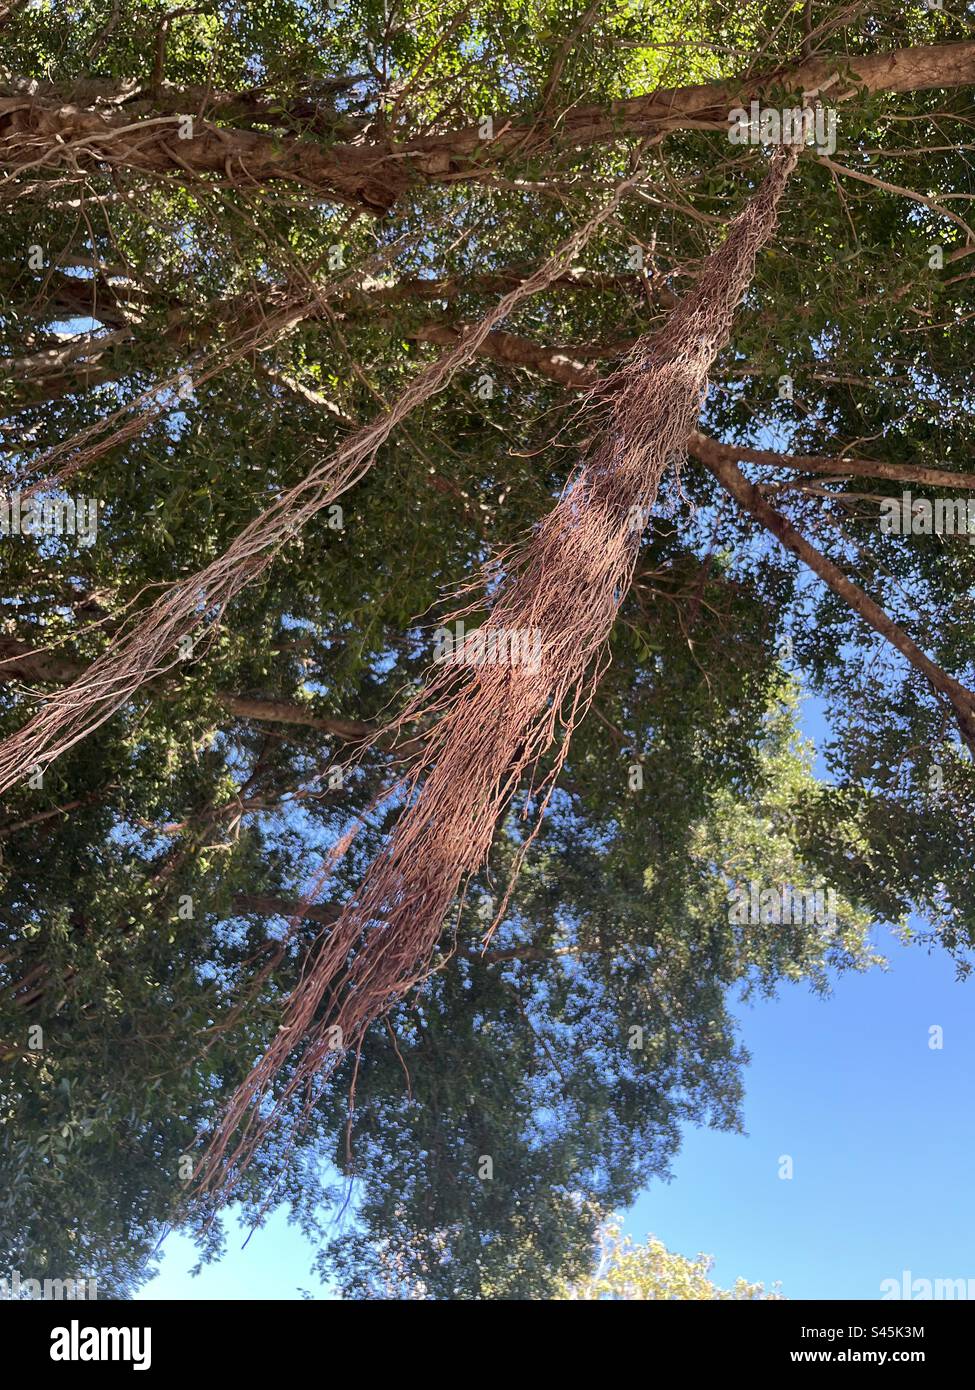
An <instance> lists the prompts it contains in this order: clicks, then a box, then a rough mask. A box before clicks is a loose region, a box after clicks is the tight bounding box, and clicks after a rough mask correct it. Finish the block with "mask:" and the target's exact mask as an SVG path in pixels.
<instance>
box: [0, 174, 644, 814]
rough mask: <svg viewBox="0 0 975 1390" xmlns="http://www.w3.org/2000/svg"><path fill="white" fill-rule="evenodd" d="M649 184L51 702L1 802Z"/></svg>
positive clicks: (562, 250)
mask: <svg viewBox="0 0 975 1390" xmlns="http://www.w3.org/2000/svg"><path fill="white" fill-rule="evenodd" d="M640 177H641V175H640V173H639V172H637V173H633V174H631V175H630V176H629V177H627V178H626V179H624V180H623V181H622V182H621V183H620V184H618V185H617V187H616V189H615V190H614V192H613V194H612V196H611V197H610V198H609V200H608V201H607V203H606V205H605V206H604V207H602V208H601V209H600V210H599V212H597V213H595V214H594V215H593V217H591V218H590V219H589V221H588V222H586V223H585V224H584V225H583V226H582V227H580V228H579V229H578V231H576V232H574V233H573V234H572V236H570V237H569V238H568V239H567V240H566V241H564V242H563V243H562V245H561V246H560V247H559V248H558V250H557V251H555V252H554V253H553V255H552V256H550V257H549V259H548V260H547V261H546V262H545V263H544V265H542V266H540V267H539V269H538V270H537V271H535V273H534V274H533V275H530V276H529V277H528V278H527V279H525V280H523V281H522V282H521V284H519V285H517V286H516V287H515V288H514V289H513V290H511V291H510V292H509V293H508V294H506V295H505V296H504V298H503V299H501V300H500V301H499V302H498V303H497V304H496V305H495V307H494V308H493V309H492V310H491V311H490V312H489V313H488V314H486V315H485V317H484V318H483V319H481V321H480V322H479V323H477V324H476V325H474V327H473V328H471V329H469V330H468V331H467V332H466V333H465V334H464V336H463V338H462V339H461V341H460V342H459V343H458V344H457V345H456V346H455V347H453V348H451V349H450V350H449V351H448V352H445V353H443V354H442V355H441V356H440V357H438V358H437V360H436V362H433V363H432V364H431V365H430V366H429V367H427V368H426V369H425V370H424V371H422V372H421V373H420V374H419V375H418V376H417V377H416V378H414V380H413V381H412V382H410V384H409V385H408V386H407V388H406V390H405V391H404V392H403V393H402V395H401V396H399V398H398V399H397V400H396V402H395V404H394V405H393V406H391V407H390V409H389V410H386V411H384V412H383V413H382V414H381V415H380V416H379V417H378V418H377V419H376V420H374V421H372V423H370V424H368V425H365V426H363V427H362V428H361V429H358V430H356V431H355V432H354V433H353V434H351V435H349V436H348V438H347V439H346V440H345V442H344V443H343V444H342V446H341V447H340V448H339V449H338V451H337V452H336V453H335V454H332V455H331V456H330V457H329V458H328V459H327V460H326V461H325V462H324V463H321V464H319V465H318V467H316V468H314V469H313V470H312V471H311V472H310V473H309V474H308V475H307V476H306V477H305V478H303V479H302V481H301V482H300V483H298V484H296V486H295V487H293V488H291V489H290V490H289V491H288V492H286V493H283V494H282V495H281V496H280V497H278V498H277V499H276V500H275V501H274V502H272V503H271V505H270V506H269V507H268V509H267V510H266V511H265V512H264V513H263V514H262V515H261V516H259V517H257V518H256V519H255V520H254V521H252V522H251V523H250V525H249V526H247V527H246V528H245V529H244V530H243V531H242V532H241V533H240V534H239V535H238V536H237V537H236V539H235V540H234V541H233V543H232V544H231V545H230V547H229V549H227V550H226V551H225V552H224V553H223V555H221V556H220V557H219V558H218V559H216V560H214V561H213V562H212V563H211V564H209V565H207V567H206V568H205V569H202V570H199V571H198V572H197V573H196V574H193V575H190V576H189V578H187V579H183V580H180V581H179V582H178V583H177V584H173V585H172V586H171V587H170V588H169V589H167V590H166V592H165V593H164V594H163V595H162V596H161V597H160V598H159V599H157V600H156V602H155V603H154V604H153V605H152V607H151V608H150V609H149V610H148V611H147V612H146V613H145V614H144V615H143V616H142V617H141V618H140V619H139V620H138V621H137V623H136V624H135V625H134V626H133V627H131V628H130V629H129V631H128V632H126V633H124V634H121V635H120V636H118V637H117V638H116V639H115V641H114V642H113V643H112V645H111V646H110V647H109V648H108V649H107V651H105V652H103V653H102V655H101V656H100V657H99V658H98V659H97V660H96V661H95V662H93V663H92V665H91V666H90V667H89V668H88V670H87V671H85V673H84V674H83V675H82V676H80V677H79V678H78V680H76V681H74V682H73V684H71V685H69V686H66V687H65V688H64V689H63V690H60V691H59V692H57V693H56V694H52V695H51V696H50V697H49V698H48V699H47V700H46V701H45V703H44V704H43V706H42V707H41V709H40V710H39V712H38V713H37V714H36V715H35V716H34V717H33V718H32V719H31V720H30V721H29V722H28V723H27V724H25V725H24V727H23V728H22V729H20V730H18V732H17V733H16V734H13V735H12V736H11V737H10V738H8V739H6V740H4V742H3V743H0V793H2V792H4V791H6V790H7V788H8V787H11V786H13V785H14V784H15V783H16V782H18V781H20V780H22V779H23V778H25V777H27V776H29V775H30V774H32V773H33V772H35V771H37V770H39V769H42V768H44V767H46V766H47V765H48V764H49V763H52V762H53V761H54V760H55V759H56V758H58V757H60V755H61V754H62V753H65V752H67V750H68V749H69V748H72V747H74V745H75V744H76V743H79V742H80V741H81V740H82V739H84V738H86V737H87V736H88V735H89V734H90V733H92V732H94V730H95V729H97V728H99V727H100V726H101V725H102V724H104V723H105V721H106V720H107V719H110V718H111V716H112V715H113V714H114V713H115V711H116V710H117V709H119V707H120V706H121V705H123V704H124V703H125V701H126V700H128V699H130V698H131V696H132V695H134V694H135V692H136V691H137V690H138V689H139V687H140V686H141V685H143V684H145V682H146V681H148V680H152V679H153V678H154V677H156V676H160V675H162V674H164V673H165V672H166V671H168V670H170V669H172V668H173V667H174V666H176V665H177V664H178V663H179V662H180V661H183V660H186V659H187V658H188V657H189V656H190V655H191V654H194V649H193V642H192V641H191V640H190V639H191V635H192V634H193V633H195V632H196V631H197V630H198V629H201V628H205V627H208V626H212V624H213V623H214V622H215V621H219V620H220V619H221V618H222V616H223V612H224V609H225V608H226V606H227V604H228V603H230V602H231V600H232V599H233V598H234V597H235V596H236V595H237V594H238V593H239V592H240V591H241V589H243V588H244V587H245V586H246V585H248V584H250V583H252V582H253V580H255V579H256V578H257V577H258V576H259V575H260V574H262V573H263V572H264V570H266V569H267V567H268V566H269V565H270V564H271V562H272V560H273V559H274V557H275V556H276V555H277V553H278V551H279V550H281V549H282V547H283V546H285V545H286V544H287V542H288V541H289V540H290V539H293V538H294V537H295V536H296V535H297V534H298V533H299V532H300V531H301V530H302V528H303V527H304V526H305V525H306V524H307V522H309V521H310V520H311V519H312V517H314V516H315V515H316V514H317V513H318V512H320V511H321V510H322V508H323V507H327V506H329V505H330V504H331V503H333V502H334V501H335V499H336V498H338V497H340V496H342V494H343V493H345V492H347V491H348V490H349V488H351V487H353V486H354V485H355V484H356V483H357V482H358V481H359V480H360V479H361V478H362V477H363V475H364V474H365V473H366V472H367V471H368V470H369V468H370V467H371V466H372V464H373V462H374V460H375V456H376V452H377V450H378V449H379V448H380V446H381V445H382V444H383V443H385V441H386V440H387V439H388V437H389V435H390V434H391V433H392V432H393V430H394V429H395V428H396V427H397V425H399V424H400V422H401V421H402V420H404V419H405V418H406V417H407V416H408V415H409V414H410V413H411V411H413V410H415V409H416V408H417V406H420V405H422V404H423V403H424V402H425V401H427V400H429V399H430V397H431V396H433V395H435V394H436V393H437V392H438V391H440V390H442V389H443V387H444V386H446V385H447V383H448V382H449V381H450V379H451V378H452V377H453V376H454V374H455V373H456V372H457V370H458V369H459V368H460V367H462V366H463V365H464V363H465V362H468V361H469V360H470V359H471V358H472V357H473V356H474V355H475V353H476V352H477V350H478V348H479V347H480V346H481V344H482V343H483V342H484V340H485V338H487V336H488V335H489V334H490V333H491V332H492V331H493V330H494V329H495V327H496V326H497V325H498V324H499V323H501V322H502V321H503V320H504V319H505V318H507V317H508V315H509V314H511V313H512V312H513V310H514V309H515V308H516V307H517V306H518V305H519V304H520V303H521V302H522V300H524V299H527V298H529V297H530V296H531V295H533V294H537V293H538V292H539V291H540V290H543V289H545V288H546V286H548V285H549V284H551V283H552V281H553V280H555V279H556V278H557V277H558V276H559V275H562V274H564V273H565V271H566V270H567V269H569V268H570V267H571V265H572V263H573V261H574V260H575V258H576V257H577V256H578V255H579V253H580V251H582V249H583V248H584V247H585V245H586V244H587V242H588V241H589V240H590V238H591V237H592V236H593V234H594V233H595V232H596V231H597V229H598V228H599V227H601V226H602V225H603V224H604V223H605V222H606V221H607V220H608V219H609V218H610V217H611V216H612V215H613V213H614V212H615V211H616V209H617V208H618V207H619V205H620V202H621V201H622V199H623V198H624V197H625V195H626V193H627V192H628V191H629V189H630V188H632V187H633V185H634V184H635V183H637V182H639V179H640Z"/></svg>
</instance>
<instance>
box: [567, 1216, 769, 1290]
mask: <svg viewBox="0 0 975 1390" xmlns="http://www.w3.org/2000/svg"><path fill="white" fill-rule="evenodd" d="M600 1246H601V1248H600V1253H599V1263H598V1265H597V1267H596V1269H595V1270H594V1271H593V1273H592V1274H591V1275H590V1276H589V1277H588V1278H586V1279H580V1280H579V1281H578V1282H577V1283H575V1284H570V1285H568V1286H566V1288H565V1289H564V1290H563V1291H562V1293H561V1297H562V1298H564V1299H574V1300H580V1299H585V1300H587V1301H597V1300H600V1301H606V1300H613V1301H618V1300H619V1299H626V1300H640V1301H641V1302H642V1301H645V1300H647V1299H666V1300H668V1301H672V1300H674V1299H680V1300H681V1301H688V1300H695V1301H696V1300H698V1299H717V1300H720V1301H722V1302H727V1301H728V1300H734V1301H742V1300H748V1301H749V1302H752V1301H755V1300H756V1299H764V1300H769V1299H778V1298H780V1297H781V1295H780V1294H778V1293H766V1292H765V1289H764V1287H763V1285H761V1284H749V1283H747V1282H746V1281H745V1280H744V1279H736V1280H735V1286H734V1288H733V1289H719V1288H718V1287H717V1285H715V1284H713V1283H712V1282H711V1280H710V1279H709V1278H708V1275H709V1274H710V1273H711V1269H712V1267H713V1265H714V1261H713V1260H712V1259H711V1257H710V1256H708V1255H698V1257H697V1259H696V1260H689V1259H687V1258H685V1256H683V1255H675V1254H674V1253H673V1252H672V1251H670V1250H668V1249H667V1247H666V1246H665V1245H664V1244H663V1242H662V1241H659V1240H657V1239H655V1238H654V1237H653V1236H648V1237H647V1240H646V1242H645V1244H643V1245H635V1244H634V1242H633V1240H632V1238H631V1237H630V1236H624V1235H623V1234H622V1232H621V1231H620V1229H619V1227H618V1226H612V1225H610V1226H607V1227H606V1228H605V1229H604V1230H603V1231H602V1232H601V1233H600Z"/></svg>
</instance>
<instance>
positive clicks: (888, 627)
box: [690, 432, 975, 757]
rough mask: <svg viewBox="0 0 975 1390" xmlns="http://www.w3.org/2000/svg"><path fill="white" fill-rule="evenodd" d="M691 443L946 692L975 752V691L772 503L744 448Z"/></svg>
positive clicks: (755, 512)
mask: <svg viewBox="0 0 975 1390" xmlns="http://www.w3.org/2000/svg"><path fill="white" fill-rule="evenodd" d="M690 449H691V452H692V454H693V455H694V456H695V458H697V459H699V460H700V461H701V463H703V464H704V466H705V468H707V469H708V470H709V471H710V472H711V473H713V474H714V476H715V477H716V478H717V480H718V482H719V483H721V485H722V487H724V488H725V489H726V491H728V492H729V493H730V494H731V496H732V497H733V498H734V499H735V501H736V502H737V503H738V505H739V506H740V507H741V508H742V509H743V510H744V511H746V512H748V514H749V515H750V516H753V517H755V519H756V521H760V522H761V523H762V525H763V526H765V527H766V528H767V530H769V531H771V533H772V535H773V536H775V537H776V538H777V539H778V540H779V541H781V543H782V544H783V545H784V546H785V547H786V549H787V550H791V551H792V553H793V554H794V555H797V556H798V557H799V559H800V560H802V561H803V563H804V564H806V565H808V566H809V568H810V569H811V570H812V571H813V573H814V574H816V575H818V576H819V578H820V579H821V580H822V581H823V583H824V584H826V585H828V587H829V588H830V589H832V591H833V592H834V593H835V594H837V595H838V596H839V597H840V598H841V599H843V601H844V602H845V603H846V604H847V605H848V606H849V607H850V608H852V609H853V611H854V612H855V613H858V614H859V615H860V617H861V618H862V619H863V620H864V622H865V623H867V624H868V625H869V626H870V627H872V628H873V630H874V631H875V632H877V633H879V634H880V636H881V637H883V638H884V639H885V640H886V641H887V642H889V643H890V644H891V645H892V646H893V647H896V649H897V650H898V651H899V652H900V653H901V655H902V656H904V657H905V658H906V659H907V660H908V661H909V662H910V664H911V665H912V666H913V667H914V669H915V670H916V671H919V672H920V673H921V675H923V676H924V678H925V680H926V681H927V682H928V684H929V685H930V687H931V689H932V690H933V691H934V692H935V693H936V694H938V695H942V696H944V698H945V699H946V700H947V701H948V703H949V704H950V705H951V708H952V710H953V711H954V715H955V719H956V722H957V724H958V728H959V730H960V732H961V736H962V738H963V739H964V740H965V743H966V744H967V745H968V747H969V749H970V750H971V753H972V756H973V757H975V694H973V693H972V691H970V690H968V689H966V687H965V686H963V685H962V684H961V682H960V681H957V680H955V678H954V677H953V676H949V675H948V673H947V672H946V671H943V670H942V669H941V667H940V666H938V665H937V664H936V663H935V662H934V661H932V660H931V658H930V657H929V656H927V655H926V654H925V653H924V652H923V651H922V650H921V648H920V647H919V646H918V645H917V643H916V642H915V641H914V640H913V639H912V638H911V637H909V636H908V635H907V633H906V632H905V631H904V629H903V628H901V627H899V626H898V625H897V623H895V622H894V621H893V619H892V618H890V617H888V615H887V614H886V613H885V612H884V610H883V609H882V608H881V607H880V605H879V604H877V603H875V602H874V600H873V599H872V598H871V597H870V595H869V594H867V593H865V592H864V591H863V590H862V589H861V588H859V587H858V585H856V584H854V583H853V581H852V580H850V579H848V578H847V576H846V575H845V574H844V573H843V571H842V570H840V569H839V568H838V567H837V566H836V565H834V564H833V562H832V560H828V559H827V558H826V556H825V555H823V554H822V553H821V552H820V551H818V550H817V549H816V548H815V546H813V545H811V544H810V543H809V541H808V540H806V538H805V536H803V535H802V534H801V533H800V532H799V531H797V530H796V528H795V526H793V524H792V522H791V521H789V519H788V517H785V516H783V515H782V513H781V512H777V511H776V510H775V508H774V507H772V506H771V505H770V504H769V502H768V501H767V500H766V499H765V497H764V496H763V494H762V491H761V488H759V487H757V486H756V485H755V484H754V483H751V482H749V480H748V479H747V478H746V477H745V475H744V473H742V471H741V469H740V468H739V467H738V464H737V461H736V460H737V457H738V450H737V449H736V448H735V447H734V446H733V445H727V444H719V443H718V442H717V441H716V440H713V439H708V438H706V436H704V435H702V434H698V433H696V432H695V434H693V435H692V436H691V440H690Z"/></svg>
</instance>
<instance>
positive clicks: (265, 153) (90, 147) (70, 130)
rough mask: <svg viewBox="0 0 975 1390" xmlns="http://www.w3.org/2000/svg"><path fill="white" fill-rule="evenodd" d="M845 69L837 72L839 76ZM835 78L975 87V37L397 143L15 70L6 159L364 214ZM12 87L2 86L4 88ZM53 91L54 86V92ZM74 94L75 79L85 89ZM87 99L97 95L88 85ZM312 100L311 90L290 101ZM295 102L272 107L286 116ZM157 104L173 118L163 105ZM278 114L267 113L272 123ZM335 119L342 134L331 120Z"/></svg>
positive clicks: (911, 87)
mask: <svg viewBox="0 0 975 1390" xmlns="http://www.w3.org/2000/svg"><path fill="white" fill-rule="evenodd" d="M837 74H842V75H841V77H840V81H839V82H835V83H834V82H831V79H832V78H833V77H835V76H836V75H837ZM827 84H829V93H830V99H831V100H840V99H841V98H842V97H843V96H845V95H848V94H850V93H851V92H853V91H856V90H857V89H864V90H866V91H867V92H870V93H876V92H919V91H928V90H931V89H950V88H955V87H964V86H968V85H971V84H975V42H961V43H948V44H935V45H930V46H925V47H915V48H904V49H896V50H894V51H892V52H888V53H872V54H868V55H854V56H847V55H835V56H833V55H827V56H825V57H818V58H813V59H809V60H807V61H805V62H801V63H798V64H796V65H795V66H793V67H791V68H780V69H777V70H775V71H772V72H768V73H765V74H762V75H757V76H753V77H748V78H734V79H730V80H727V81H723V82H713V83H706V84H700V85H697V86H690V87H675V88H671V89H668V90H663V91H657V92H653V93H650V94H648V95H646V96H641V97H632V98H629V99H627V100H621V101H615V102H611V103H609V104H608V105H589V106H575V107H572V108H570V109H569V110H568V111H566V112H563V113H562V114H561V115H558V114H557V115H555V116H549V115H548V114H545V115H541V114H536V115H528V116H521V115H518V116H508V115H504V114H502V115H499V116H498V117H497V118H496V119H495V122H494V126H495V131H496V134H495V135H494V137H493V138H492V139H490V140H487V139H484V138H482V136H481V134H480V130H479V128H478V127H476V126H471V127H467V128H466V129H460V130H453V131H447V132H445V133H443V134H439V135H431V136H426V137H423V138H419V139H415V140H405V141H403V142H402V143H396V142H394V141H391V140H389V139H385V140H369V139H367V138H366V136H365V135H364V134H357V135H355V136H354V137H353V138H352V139H346V140H345V141H344V142H342V141H338V140H336V141H333V142H331V143H329V142H328V141H319V140H314V139H306V138H301V137H297V136H294V135H290V134H287V133H284V134H282V133H280V132H276V133H275V134H273V135H271V134H267V133H265V132H262V131H259V130H241V129H239V128H236V127H234V126H232V125H217V124H215V123H214V122H213V121H210V120H207V119H204V118H203V117H202V116H197V115H195V114H194V113H195V111H196V110H197V109H198V105H197V106H194V104H193V103H194V100H196V98H197V95H198V94H196V93H189V92H188V93H183V94H181V95H182V96H183V97H185V100H186V109H185V111H183V112H174V111H173V107H174V105H176V104H177V102H178V101H179V100H180V95H178V94H177V93H174V92H167V93H166V94H165V99H162V98H160V99H159V100H158V101H157V103H156V104H155V105H151V104H150V103H149V102H148V101H140V102H139V103H138V105H137V107H136V108H135V109H136V110H138V111H139V112H140V113H146V112H150V111H155V112H156V114H155V115H150V114H140V115H138V116H137V117H135V118H133V112H131V111H129V110H128V109H127V108H126V107H124V106H123V107H119V106H117V105H113V106H110V107H109V108H108V110H102V109H92V108H91V107H88V108H85V107H82V106H79V105H78V104H77V103H70V102H68V103H63V102H60V101H59V100H58V99H57V95H56V94H53V95H43V96H42V95H39V92H40V91H41V90H43V89H41V88H36V90H35V91H34V93H33V94H30V90H29V87H30V84H27V83H25V81H24V79H12V80H8V82H7V83H6V84H4V85H5V87H6V90H7V91H8V92H13V93H15V95H11V96H6V97H0V165H3V166H5V167H7V168H9V169H13V170H17V169H26V168H28V167H31V168H38V167H47V168H61V169H65V168H66V169H68V170H71V169H77V168H84V167H90V166H91V165H92V164H96V165H97V164H103V165H106V164H107V165H111V166H116V167H123V168H128V169H135V170H140V171H142V172H146V173H154V174H160V175H176V176H178V177H187V176H189V177H199V176H204V177H208V178H212V177H216V178H218V179H220V180H221V181H224V182H227V183H230V184H235V183H239V184H245V185H253V184H266V183H270V182H286V183H293V184H295V185H296V186H298V187H301V188H305V189H308V188H311V189H315V190H317V191H318V192H320V193H321V194H322V195H323V196H324V197H326V198H329V199H332V200H335V201H338V202H342V203H348V204H351V205H352V206H355V207H358V208H361V209H363V210H365V211H368V212H371V213H375V214H383V213H388V212H389V211H390V210H391V209H392V208H393V207H394V206H395V204H396V203H397V201H398V200H399V199H400V198H401V197H402V196H403V194H404V193H405V192H407V190H409V189H410V188H413V187H415V186H418V185H423V184H425V183H454V182H458V181H470V180H476V179H478V178H481V177H483V176H484V175H485V174H486V173H490V172H491V171H493V170H496V169H497V168H498V166H499V165H501V164H503V163H504V161H505V160H506V159H507V158H508V157H510V156H511V155H513V154H515V153H517V155H518V156H519V157H533V156H537V155H538V154H540V153H543V152H546V151H551V150H554V149H567V148H578V149H585V148H588V147H589V146H592V145H595V144H601V143H606V142H608V141H611V140H615V139H619V138H620V137H640V136H644V135H647V134H650V133H653V132H658V131H665V130H679V129H689V128H690V129H699V128H701V127H704V128H713V129H726V128H727V124H728V112H729V110H730V109H731V108H732V107H734V106H737V105H747V104H748V102H749V101H751V100H752V99H753V98H759V99H760V98H761V97H762V96H763V95H764V94H766V93H768V92H771V91H781V90H783V89H784V90H786V91H789V92H794V93H796V94H797V95H798V94H801V93H802V92H814V91H816V90H818V89H820V88H825V87H826V86H827ZM0 90H2V88H0ZM48 91H50V89H48ZM75 93H76V94H77V89H75ZM88 98H89V99H91V94H90V93H89V94H88ZM290 100H291V103H292V105H295V104H296V103H297V104H298V105H300V106H301V107H302V110H301V112H300V113H299V114H300V115H301V116H302V118H303V119H304V120H306V121H307V119H308V113H307V111H306V110H305V109H304V108H305V106H306V105H307V102H306V100H305V99H304V98H302V97H297V98H292V99H290ZM288 102H289V99H288V98H282V99H281V101H280V102H279V103H275V108H276V109H275V111H274V113H273V114H274V119H275V120H276V121H277V120H278V116H279V114H280V113H279V112H278V110H277V107H280V109H281V110H282V111H283V112H284V113H285V115H287V112H288ZM210 109H212V110H214V111H215V114H216V115H218V116H221V117H223V118H224V119H227V118H228V117H229V118H231V119H232V118H237V119H240V118H242V116H244V115H249V117H250V118H251V119H253V120H255V121H260V120H261V109H260V103H258V104H257V105H256V106H255V104H254V101H253V100H250V99H249V98H248V95H247V94H241V95H240V96H239V97H237V98H235V97H234V96H233V94H225V95H223V96H222V97H220V99H219V100H212V101H211V102H210ZM160 111H162V112H163V114H159V113H160ZM183 115H194V123H193V132H194V133H193V136H192V138H190V139H180V138H179V123H180V120H181V118H182V116H183ZM271 115H272V113H271V112H270V111H265V115H264V119H265V121H269V120H270V119H271ZM331 128H332V129H334V130H339V131H341V122H339V121H338V120H337V119H336V118H334V116H333V117H332V118H331Z"/></svg>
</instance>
